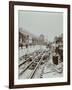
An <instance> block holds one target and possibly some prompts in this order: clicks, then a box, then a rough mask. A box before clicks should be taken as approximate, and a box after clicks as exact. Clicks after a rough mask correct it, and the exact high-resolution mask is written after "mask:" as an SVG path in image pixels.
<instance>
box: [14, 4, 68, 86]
mask: <svg viewBox="0 0 72 90" xmlns="http://www.w3.org/2000/svg"><path fill="white" fill-rule="evenodd" d="M18 10H34V11H49V12H63V41H64V42H63V45H64V48H63V51H64V52H63V55H64V57H63V58H64V61H63V77H61V78H48V79H47V78H46V79H23V80H19V79H18ZM14 17H15V18H14V54H15V55H14V85H20V84H36V83H37V84H38V83H53V82H67V9H66V8H51V7H35V6H34V7H33V6H18V5H16V6H14Z"/></svg>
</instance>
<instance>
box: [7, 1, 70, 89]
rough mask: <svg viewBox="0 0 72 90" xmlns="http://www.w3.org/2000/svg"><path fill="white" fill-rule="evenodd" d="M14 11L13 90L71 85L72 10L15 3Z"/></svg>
mask: <svg viewBox="0 0 72 90" xmlns="http://www.w3.org/2000/svg"><path fill="white" fill-rule="evenodd" d="M10 10H12V11H10V52H11V53H10V63H9V65H10V73H9V75H10V78H9V80H10V81H9V85H10V86H9V87H10V88H20V87H36V86H54V85H68V84H70V74H69V73H70V26H69V25H70V24H69V23H70V16H69V15H70V14H69V13H70V6H69V5H59V4H43V3H30V2H13V1H12V2H10ZM11 15H13V16H14V17H12V16H11ZM13 39H14V42H13ZM12 45H13V48H12ZM11 70H12V72H11ZM68 72H69V73H68Z"/></svg>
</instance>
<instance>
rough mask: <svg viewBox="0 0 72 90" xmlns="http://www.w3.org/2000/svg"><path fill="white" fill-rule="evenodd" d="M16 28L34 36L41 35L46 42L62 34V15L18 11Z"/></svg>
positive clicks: (57, 13)
mask: <svg viewBox="0 0 72 90" xmlns="http://www.w3.org/2000/svg"><path fill="white" fill-rule="evenodd" d="M18 26H19V28H23V29H25V30H27V31H29V32H31V33H32V34H34V35H35V36H39V35H40V34H43V35H44V36H45V38H47V39H48V41H53V39H54V37H55V36H58V35H60V34H61V33H63V13H59V12H38V11H23V10H19V11H18Z"/></svg>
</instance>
